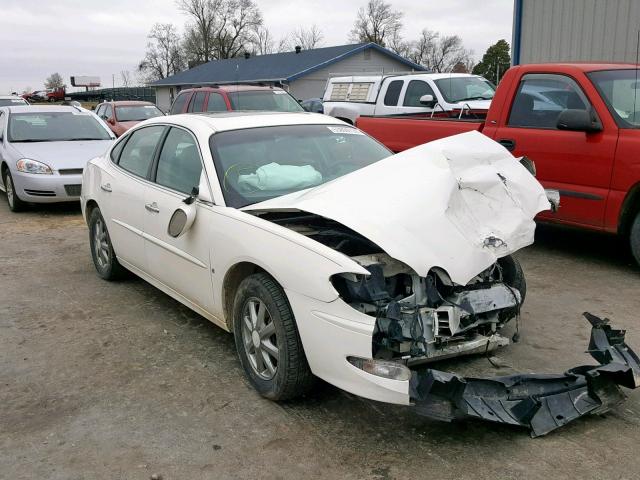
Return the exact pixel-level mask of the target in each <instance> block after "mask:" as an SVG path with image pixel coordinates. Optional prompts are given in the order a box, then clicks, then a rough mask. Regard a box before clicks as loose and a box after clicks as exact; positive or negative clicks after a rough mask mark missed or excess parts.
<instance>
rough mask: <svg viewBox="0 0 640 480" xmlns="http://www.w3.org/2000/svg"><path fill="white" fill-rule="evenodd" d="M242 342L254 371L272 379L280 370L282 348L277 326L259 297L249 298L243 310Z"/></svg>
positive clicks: (265, 378)
mask: <svg viewBox="0 0 640 480" xmlns="http://www.w3.org/2000/svg"><path fill="white" fill-rule="evenodd" d="M242 343H243V345H244V349H245V352H246V354H247V358H248V359H249V363H250V364H251V367H252V368H253V370H254V372H255V373H257V374H258V376H259V377H260V378H262V379H264V380H271V379H272V378H273V377H274V376H275V374H276V372H277V371H278V360H279V358H280V350H279V349H278V341H277V336H276V326H275V324H274V323H273V319H272V318H271V314H270V313H269V309H268V308H267V306H266V304H265V303H264V302H263V301H262V300H260V299H259V298H255V297H251V298H249V299H248V300H247V302H246V303H245V305H244V308H243V310H242Z"/></svg>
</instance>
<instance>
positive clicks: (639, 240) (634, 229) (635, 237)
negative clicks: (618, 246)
mask: <svg viewBox="0 0 640 480" xmlns="http://www.w3.org/2000/svg"><path fill="white" fill-rule="evenodd" d="M629 243H630V244H631V253H633V257H634V258H635V259H636V263H637V264H638V265H640V212H638V213H637V214H636V219H635V220H634V221H633V225H631V232H630V233H629Z"/></svg>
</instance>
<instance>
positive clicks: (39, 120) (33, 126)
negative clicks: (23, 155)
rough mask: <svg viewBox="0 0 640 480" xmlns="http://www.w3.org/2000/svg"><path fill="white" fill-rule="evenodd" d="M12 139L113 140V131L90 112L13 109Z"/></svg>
mask: <svg viewBox="0 0 640 480" xmlns="http://www.w3.org/2000/svg"><path fill="white" fill-rule="evenodd" d="M7 137H8V139H9V141H10V142H64V141H80V140H110V139H111V138H112V135H111V133H110V132H109V131H108V130H106V129H105V127H103V126H102V125H101V124H100V123H99V122H98V121H97V120H96V118H95V117H94V116H93V114H90V113H83V112H39V113H14V114H12V115H11V116H10V117H9V127H8V135H7Z"/></svg>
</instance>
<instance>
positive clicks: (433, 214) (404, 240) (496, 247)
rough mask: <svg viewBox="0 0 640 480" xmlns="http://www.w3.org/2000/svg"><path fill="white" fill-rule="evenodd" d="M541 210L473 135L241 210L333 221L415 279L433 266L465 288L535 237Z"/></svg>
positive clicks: (504, 155) (496, 151)
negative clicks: (372, 244)
mask: <svg viewBox="0 0 640 480" xmlns="http://www.w3.org/2000/svg"><path fill="white" fill-rule="evenodd" d="M549 208H550V205H549V202H548V200H547V198H546V195H545V191H544V189H543V187H542V186H541V185H540V183H538V181H537V180H536V179H535V178H534V177H533V176H532V175H531V174H530V173H529V172H528V171H527V170H526V169H525V168H524V167H523V166H522V165H521V164H520V163H519V161H518V159H516V158H514V157H513V156H512V155H511V154H510V153H509V152H508V151H507V150H506V149H505V148H503V147H502V146H500V145H499V144H498V143H496V142H494V141H493V140H491V139H489V138H487V137H486V136H484V135H482V134H480V133H478V132H475V131H474V132H468V133H463V134H461V135H455V136H452V137H448V138H445V139H442V140H437V141H434V142H430V143H427V144H424V145H420V146H418V147H415V148H412V149H410V150H406V151H404V152H402V153H399V154H396V155H392V156H391V157H388V158H385V159H383V160H381V161H379V162H376V163H374V164H372V165H369V166H367V167H365V168H362V169H360V170H357V171H355V172H352V173H350V174H348V175H345V176H343V177H340V178H338V179H336V180H334V181H331V182H328V183H325V184H323V185H319V186H317V187H314V188H311V189H307V190H303V191H300V192H295V193H292V194H289V195H285V196H282V197H278V198H275V199H272V200H268V201H265V202H261V203H257V204H254V205H250V206H248V207H245V208H244V209H243V210H248V211H253V212H259V211H277V210H301V211H305V212H310V213H314V214H316V215H321V216H323V217H326V218H330V219H333V220H335V221H337V222H339V223H341V224H343V225H345V226H347V227H349V228H351V229H352V230H355V231H356V232H358V233H360V234H361V235H363V236H364V237H366V238H368V239H369V240H371V241H373V242H375V243H376V244H377V245H379V246H380V247H381V248H382V249H384V251H385V252H386V253H387V254H389V255H390V256H392V257H393V258H395V259H397V260H400V261H402V262H404V263H406V264H407V265H409V266H410V267H411V268H413V269H414V270H415V271H416V273H418V274H419V275H421V276H426V275H427V273H428V272H429V270H430V269H431V268H432V267H441V268H443V269H444V270H446V271H447V273H448V274H449V276H450V277H451V279H452V280H453V281H454V282H455V283H457V284H461V285H466V284H467V283H468V282H469V281H470V280H471V279H472V278H473V277H475V276H476V275H477V274H478V273H480V272H482V271H483V270H485V269H486V268H488V267H489V266H490V265H492V264H493V263H495V261H496V260H497V259H498V258H500V257H503V256H505V255H509V254H511V253H513V252H515V251H516V250H518V249H520V248H522V247H525V246H527V245H530V244H531V243H533V238H534V231H535V223H534V221H533V218H534V217H535V215H536V214H537V213H538V212H541V211H543V210H548V209H549Z"/></svg>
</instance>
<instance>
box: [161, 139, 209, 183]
mask: <svg viewBox="0 0 640 480" xmlns="http://www.w3.org/2000/svg"><path fill="white" fill-rule="evenodd" d="M201 172H202V162H201V161H200V153H199V152H198V144H197V143H196V140H195V139H194V138H193V136H192V135H191V134H190V133H189V132H187V131H185V130H182V129H180V128H175V127H174V128H172V129H171V130H170V131H169V134H168V135H167V138H166V139H165V141H164V145H163V146H162V151H161V152H160V157H159V158H158V168H157V170H156V183H157V184H159V185H162V186H165V187H168V188H170V189H172V190H176V191H178V192H182V193H186V194H190V193H191V191H192V190H193V187H197V186H198V185H199V184H200V173H201Z"/></svg>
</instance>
